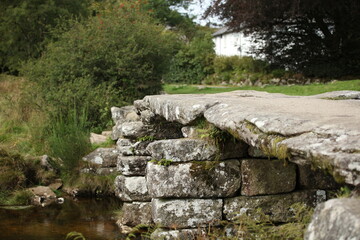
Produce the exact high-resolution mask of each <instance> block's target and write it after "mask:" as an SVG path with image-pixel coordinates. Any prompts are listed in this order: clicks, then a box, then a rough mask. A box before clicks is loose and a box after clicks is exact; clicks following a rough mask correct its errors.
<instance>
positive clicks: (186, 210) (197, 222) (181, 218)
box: [152, 199, 223, 229]
mask: <svg viewBox="0 0 360 240" xmlns="http://www.w3.org/2000/svg"><path fill="white" fill-rule="evenodd" d="M222 206H223V200H222V199H177V200H165V199H153V200H152V216H153V220H154V222H155V224H159V225H161V226H162V227H165V228H174V229H182V228H197V227H205V226H206V225H208V224H210V223H217V222H218V221H220V220H221V219H222Z"/></svg>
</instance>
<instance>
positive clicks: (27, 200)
mask: <svg viewBox="0 0 360 240" xmlns="http://www.w3.org/2000/svg"><path fill="white" fill-rule="evenodd" d="M33 196H34V195H33V194H32V193H31V192H30V191H28V190H17V191H14V192H10V191H0V205H11V206H13V205H18V206H20V205H29V204H31V198H32V197H33Z"/></svg>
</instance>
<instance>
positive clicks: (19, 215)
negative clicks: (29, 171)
mask: <svg viewBox="0 0 360 240" xmlns="http://www.w3.org/2000/svg"><path fill="white" fill-rule="evenodd" d="M120 207H121V202H120V201H118V200H117V199H83V200H79V201H72V200H68V199H66V200H65V203H64V204H62V205H57V204H56V205H52V206H48V207H45V208H41V207H33V208H29V209H22V210H11V209H1V208H0V239H6V240H39V239H51V240H64V239H65V236H66V234H67V233H69V232H71V231H77V232H81V233H82V234H83V235H84V236H85V237H86V238H87V239H89V240H115V239H124V237H123V236H121V235H120V233H119V230H118V228H117V226H116V225H115V221H114V220H112V212H113V211H114V210H116V209H120Z"/></svg>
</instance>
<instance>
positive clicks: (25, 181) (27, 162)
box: [0, 149, 56, 191]
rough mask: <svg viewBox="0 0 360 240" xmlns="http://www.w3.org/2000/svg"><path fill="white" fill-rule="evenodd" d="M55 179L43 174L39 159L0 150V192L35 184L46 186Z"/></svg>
mask: <svg viewBox="0 0 360 240" xmlns="http://www.w3.org/2000/svg"><path fill="white" fill-rule="evenodd" d="M55 177H56V174H55V173H53V172H51V173H48V174H45V170H43V169H42V168H41V166H40V161H39V159H32V158H24V157H22V156H21V155H19V154H9V153H8V152H6V151H5V150H3V149H0V191H13V190H19V189H22V188H24V187H28V186H31V185H35V184H41V183H44V184H48V183H50V181H51V180H53V179H54V178H55Z"/></svg>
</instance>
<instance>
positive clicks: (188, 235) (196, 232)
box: [150, 228, 205, 240]
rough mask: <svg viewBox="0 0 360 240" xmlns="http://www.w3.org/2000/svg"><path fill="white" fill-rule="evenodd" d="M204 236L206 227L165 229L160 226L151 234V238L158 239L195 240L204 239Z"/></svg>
mask: <svg viewBox="0 0 360 240" xmlns="http://www.w3.org/2000/svg"><path fill="white" fill-rule="evenodd" d="M202 236H205V230H204V229H198V228H196V229H180V230H165V229H161V228H158V229H156V230H155V231H154V232H153V233H152V234H151V236H150V238H151V239H157V240H179V239H181V240H194V239H202V238H201V237H202Z"/></svg>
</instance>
